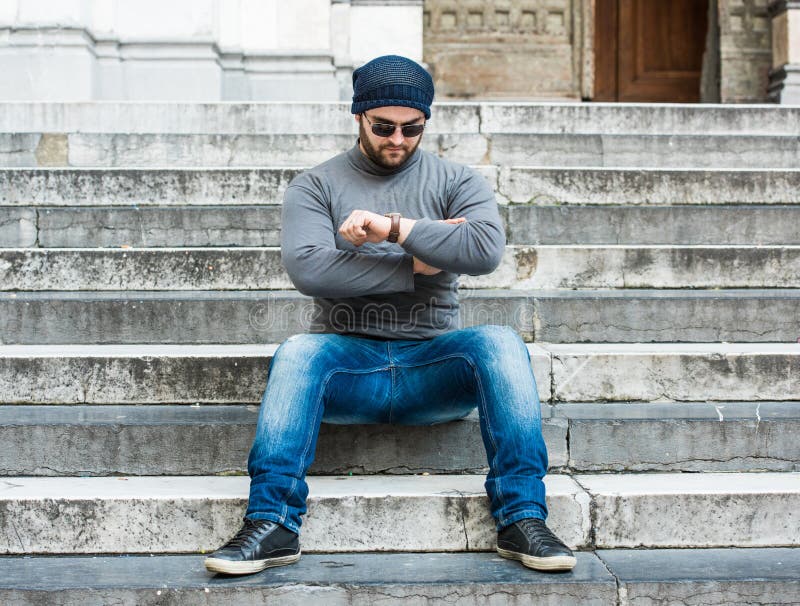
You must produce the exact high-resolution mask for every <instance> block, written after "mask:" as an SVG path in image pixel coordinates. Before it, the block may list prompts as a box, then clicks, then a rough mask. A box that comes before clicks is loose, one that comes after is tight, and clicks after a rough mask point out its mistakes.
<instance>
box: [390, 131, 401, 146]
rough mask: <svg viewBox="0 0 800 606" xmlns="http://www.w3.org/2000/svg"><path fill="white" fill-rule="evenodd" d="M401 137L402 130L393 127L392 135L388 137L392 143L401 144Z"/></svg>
mask: <svg viewBox="0 0 800 606" xmlns="http://www.w3.org/2000/svg"><path fill="white" fill-rule="evenodd" d="M403 139H404V137H403V131H402V130H401V129H400V128H395V129H394V132H393V133H392V136H391V137H389V141H391V143H392V145H402V144H403Z"/></svg>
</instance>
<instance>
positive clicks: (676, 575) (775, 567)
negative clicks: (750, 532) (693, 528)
mask: <svg viewBox="0 0 800 606" xmlns="http://www.w3.org/2000/svg"><path fill="white" fill-rule="evenodd" d="M597 555H598V556H599V557H600V558H601V559H602V560H603V562H604V563H605V564H606V566H608V569H609V571H610V572H611V574H613V575H614V577H615V578H616V579H617V582H618V584H619V593H620V599H621V603H622V604H625V605H626V606H627V605H630V606H646V605H650V604H653V603H669V604H709V605H711V604H718V605H719V606H751V605H755V604H764V605H766V604H795V605H796V604H798V603H800V581H798V579H800V549H796V548H795V549H792V548H780V547H778V548H772V549H769V548H750V549H698V550H694V549H657V550H652V551H650V550H642V549H637V550H628V549H613V550H610V549H603V550H599V551H597Z"/></svg>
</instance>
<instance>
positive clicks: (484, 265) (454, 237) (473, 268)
mask: <svg viewBox="0 0 800 606" xmlns="http://www.w3.org/2000/svg"><path fill="white" fill-rule="evenodd" d="M457 217H464V218H466V219H467V221H466V222H464V223H458V224H455V225H451V224H448V223H442V222H439V221H436V220H433V219H429V218H422V219H418V220H417V222H416V223H415V224H414V227H413V228H412V229H411V231H410V232H409V234H408V236H406V239H405V241H404V242H403V248H404V249H405V250H406V251H408V252H409V253H411V254H412V255H413V256H415V257H417V258H419V259H421V260H422V261H423V262H424V263H427V264H428V265H432V266H433V267H437V268H439V269H442V270H444V271H448V272H452V273H456V274H468V275H471V276H477V275H481V274H488V273H491V272H492V271H494V270H495V268H496V267H497V266H498V265H499V264H500V260H501V259H502V257H503V251H504V250H505V245H506V237H505V230H504V229H503V223H502V221H501V220H500V213H499V212H498V211H497V202H496V200H495V197H494V192H493V191H492V189H491V187H490V186H489V184H488V183H487V181H486V179H485V178H484V177H483V176H481V175H480V174H478V173H477V172H476V171H474V170H472V169H470V168H468V167H464V168H463V172H462V173H461V175H460V178H459V179H457V181H456V183H455V184H454V186H453V187H452V191H451V192H450V194H449V199H448V216H447V218H457Z"/></svg>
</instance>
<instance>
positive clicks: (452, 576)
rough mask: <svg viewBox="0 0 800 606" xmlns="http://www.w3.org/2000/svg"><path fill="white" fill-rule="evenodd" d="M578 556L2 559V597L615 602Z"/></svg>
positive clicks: (590, 559) (605, 578) (13, 603)
mask: <svg viewBox="0 0 800 606" xmlns="http://www.w3.org/2000/svg"><path fill="white" fill-rule="evenodd" d="M576 557H577V558H578V564H577V566H576V567H575V569H574V570H573V571H571V572H569V573H551V574H545V573H532V572H531V571H530V570H528V569H527V568H524V567H523V566H520V565H519V564H516V563H514V562H510V561H508V560H505V559H503V558H500V557H499V556H497V555H496V554H492V553H470V554H455V553H447V554H436V553H409V554H402V553H393V554H385V553H371V554H337V555H329V554H320V555H304V556H303V557H302V558H301V559H300V561H299V562H298V563H297V564H294V565H292V566H289V567H285V568H272V569H267V570H265V571H264V572H262V573H260V574H258V575H250V576H246V577H229V576H225V575H212V574H211V573H208V572H207V571H206V570H205V567H204V566H203V558H204V556H196V555H192V556H155V557H94V558H87V557H76V556H72V557H54V556H50V557H47V558H46V559H44V558H37V557H26V558H23V557H3V558H0V563H1V564H2V566H3V570H4V571H5V574H4V575H3V578H2V579H0V600H2V601H3V603H4V604H6V605H8V606H32V605H34V604H35V605H37V606H40V605H42V604H48V603H52V602H51V600H53V599H56V596H57V599H58V601H59V604H61V605H62V606H106V605H107V604H109V603H114V604H119V605H120V606H122V605H125V606H155V605H159V606H160V605H162V604H165V603H169V604H170V605H174V606H196V605H197V604H204V605H206V606H216V605H220V606H222V605H225V606H227V605H228V604H231V603H235V604H243V605H245V606H256V605H259V604H265V603H271V602H276V603H280V604H282V605H286V606H308V604H309V603H318V604H325V605H326V606H345V605H347V606H350V605H353V606H364V605H368V604H369V605H372V604H375V603H378V602H380V603H381V604H386V605H399V604H403V605H408V606H428V605H429V604H431V603H432V602H440V601H441V602H444V601H446V602H447V603H448V604H454V605H455V606H468V605H474V604H492V605H497V606H502V605H505V604H509V605H511V604H522V603H528V604H532V603H535V604H540V605H542V606H578V605H580V606H610V605H612V604H616V593H617V590H616V585H615V582H614V578H613V577H612V576H611V575H610V574H609V572H608V571H607V570H606V569H605V567H604V566H603V564H602V563H601V562H600V560H599V559H598V558H597V556H595V555H594V554H592V553H578V554H577V556H576ZM43 572H44V574H42V573H43ZM87 579H91V581H87Z"/></svg>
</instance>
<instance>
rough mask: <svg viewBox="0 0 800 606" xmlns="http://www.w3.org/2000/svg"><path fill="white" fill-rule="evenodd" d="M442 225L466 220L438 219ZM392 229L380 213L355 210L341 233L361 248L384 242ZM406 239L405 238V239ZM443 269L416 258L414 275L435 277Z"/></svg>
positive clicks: (457, 218)
mask: <svg viewBox="0 0 800 606" xmlns="http://www.w3.org/2000/svg"><path fill="white" fill-rule="evenodd" d="M438 221H439V222H440V223H448V224H450V225H457V224H458V223H464V222H465V221H466V218H464V217H455V218H453V219H438ZM391 227H392V220H391V219H390V218H389V217H384V216H383V215H379V214H378V213H373V212H370V211H368V210H354V211H353V212H351V213H350V216H349V217H347V219H345V221H344V223H342V225H341V226H340V227H339V233H340V234H341V236H342V237H343V238H344V239H345V240H347V241H348V242H352V243H353V244H354V245H355V246H361V245H362V244H364V243H365V242H373V243H376V244H377V243H378V242H383V241H384V240H385V239H386V238H388V237H389V230H390V229H391ZM403 239H405V238H403ZM440 271H442V270H441V269H439V268H438V267H433V266H432V265H428V264H427V263H424V262H422V261H420V260H419V259H417V258H416V257H414V273H415V274H423V275H425V276H435V275H436V274H438V273H439V272H440Z"/></svg>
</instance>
